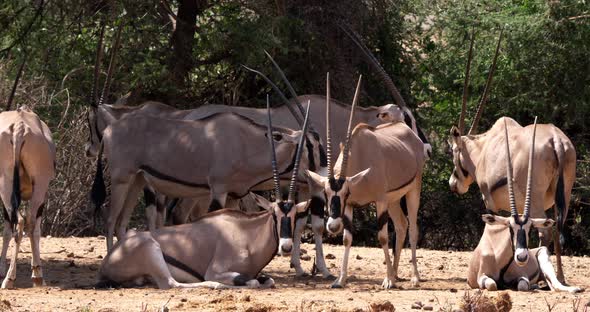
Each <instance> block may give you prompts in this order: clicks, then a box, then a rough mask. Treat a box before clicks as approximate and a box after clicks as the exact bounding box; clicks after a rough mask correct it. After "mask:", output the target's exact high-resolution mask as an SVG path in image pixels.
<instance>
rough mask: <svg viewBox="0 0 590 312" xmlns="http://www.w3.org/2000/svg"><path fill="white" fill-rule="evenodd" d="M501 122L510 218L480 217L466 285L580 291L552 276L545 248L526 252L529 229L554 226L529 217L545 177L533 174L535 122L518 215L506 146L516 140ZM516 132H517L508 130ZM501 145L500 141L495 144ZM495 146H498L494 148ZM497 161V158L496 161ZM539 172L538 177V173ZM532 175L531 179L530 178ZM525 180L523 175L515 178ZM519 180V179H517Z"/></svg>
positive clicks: (546, 220) (509, 157) (488, 288)
mask: <svg viewBox="0 0 590 312" xmlns="http://www.w3.org/2000/svg"><path fill="white" fill-rule="evenodd" d="M503 123H504V144H505V146H506V149H505V153H506V157H504V158H505V159H506V168H507V169H506V176H507V177H508V178H507V179H508V180H507V181H508V182H507V183H508V198H507V199H506V200H507V201H509V203H510V217H508V218H505V217H500V216H494V215H491V214H485V215H483V216H482V219H483V221H484V222H485V223H486V226H485V229H484V232H483V235H482V237H481V239H480V241H479V244H478V245H477V248H476V249H475V251H474V252H473V256H472V258H471V262H470V264H469V269H468V276H467V282H468V283H469V286H471V288H480V289H487V290H497V289H503V288H516V289H518V290H519V291H527V290H529V289H531V286H532V285H533V284H536V283H537V282H538V281H539V280H545V281H546V282H547V284H548V285H549V287H550V288H551V290H557V291H569V292H579V291H581V289H580V288H578V287H568V286H564V285H563V284H562V283H561V282H559V280H558V279H557V276H556V275H555V271H554V270H553V265H552V264H551V260H549V251H548V250H547V247H540V248H535V249H531V250H529V249H528V240H529V239H528V238H529V232H530V230H531V228H532V227H534V228H537V229H541V228H550V227H551V226H552V225H553V223H555V222H554V221H553V220H551V219H547V218H530V217H529V214H530V211H531V206H532V207H534V205H536V204H540V203H542V201H535V197H534V196H535V195H537V196H539V195H540V196H542V195H543V194H542V193H534V192H533V189H534V188H535V187H537V185H538V184H537V183H536V181H537V180H538V179H539V178H541V179H542V178H544V177H543V175H542V171H534V166H535V164H536V162H535V161H534V159H535V154H536V151H537V149H536V147H535V132H536V128H537V119H536V118H535V124H534V125H533V129H532V134H531V131H526V136H528V137H531V136H532V140H531V142H530V152H529V155H528V156H529V158H528V159H529V160H528V173H527V182H526V195H525V199H524V204H523V205H524V213H523V215H522V217H521V216H519V214H518V212H517V210H516V196H515V194H514V186H513V184H514V182H513V180H514V178H513V176H512V173H513V171H512V163H511V155H510V147H509V145H512V146H513V147H514V146H519V143H520V142H519V141H513V140H510V137H509V136H508V126H507V120H506V119H503ZM511 129H512V130H513V131H511V132H514V130H516V131H519V130H517V129H514V128H511ZM498 143H500V144H501V143H502V142H498ZM497 147H498V146H497ZM498 161H500V159H498ZM539 173H541V176H540V177H539V176H538V174H539ZM533 174H534V176H533ZM517 176H518V177H524V175H522V174H521V175H517ZM519 180H522V179H519Z"/></svg>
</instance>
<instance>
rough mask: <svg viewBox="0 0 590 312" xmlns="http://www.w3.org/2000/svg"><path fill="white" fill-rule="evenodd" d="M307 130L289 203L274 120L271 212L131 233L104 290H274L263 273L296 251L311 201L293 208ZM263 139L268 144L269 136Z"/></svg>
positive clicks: (230, 213)
mask: <svg viewBox="0 0 590 312" xmlns="http://www.w3.org/2000/svg"><path fill="white" fill-rule="evenodd" d="M307 113H308V114H309V109H308V111H307ZM269 116H270V115H269ZM306 126H307V117H306V119H305V123H304V126H303V131H302V132H303V134H302V135H299V144H297V146H298V148H297V152H296V156H295V162H294V169H293V175H292V178H291V184H290V187H289V193H288V196H287V197H288V200H287V201H286V202H283V200H282V196H281V193H280V190H279V171H280V170H282V169H280V168H279V166H278V165H277V156H276V155H275V151H274V144H275V142H274V137H275V136H276V135H278V133H277V131H276V129H275V130H273V128H272V126H271V123H270V117H269V123H268V127H267V129H268V130H267V131H268V132H267V134H268V141H269V145H270V150H271V153H270V154H271V155H270V159H267V160H270V161H269V162H270V163H271V164H272V171H269V174H270V173H271V172H272V177H273V178H272V180H273V183H274V190H275V199H276V201H275V202H273V203H270V202H268V201H267V200H266V199H264V198H262V197H259V198H258V200H259V203H260V204H261V205H262V206H263V207H264V208H265V209H266V211H264V212H259V213H253V214H247V213H244V212H241V211H236V210H231V209H223V210H219V211H216V212H213V213H210V214H208V215H205V216H203V217H202V218H200V219H199V220H197V221H196V222H194V223H190V224H183V225H177V226H170V227H164V228H160V229H157V230H155V231H152V232H140V233H137V232H129V233H127V235H126V236H124V237H122V239H121V240H120V241H119V242H117V244H116V245H115V246H114V248H113V250H112V251H111V252H109V254H108V255H107V256H106V257H105V258H104V260H103V262H102V265H101V268H100V271H99V285H100V286H106V285H113V284H115V285H116V284H122V285H141V284H143V283H144V282H145V281H146V280H149V281H152V282H153V283H155V284H156V285H157V286H158V287H159V288H162V289H168V288H171V287H181V288H192V287H210V288H234V287H248V288H258V287H271V286H273V285H274V281H273V280H272V279H270V278H266V277H259V276H258V274H259V273H260V271H261V270H262V269H263V268H264V267H265V266H266V265H267V264H268V263H269V262H270V261H271V260H272V258H273V257H274V256H275V254H276V253H277V252H278V253H279V254H281V255H286V254H289V253H290V252H291V249H292V246H293V243H292V238H293V231H292V229H293V226H294V220H295V214H296V213H297V212H298V211H303V210H305V209H307V208H306V205H307V202H303V203H300V204H297V205H295V203H294V196H295V187H296V180H297V176H298V171H299V164H300V161H301V154H302V151H303V146H304V144H303V141H304V140H305V137H306V128H307V127H306ZM105 139H106V138H105ZM262 139H265V138H264V135H262ZM276 143H278V144H279V146H278V149H279V150H280V149H284V148H285V146H284V145H285V144H283V143H281V142H276ZM280 158H281V156H280V154H279V156H278V159H280ZM279 162H280V160H279Z"/></svg>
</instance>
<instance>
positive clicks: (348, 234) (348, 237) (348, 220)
mask: <svg viewBox="0 0 590 312" xmlns="http://www.w3.org/2000/svg"><path fill="white" fill-rule="evenodd" d="M342 218H343V220H342V221H343V223H344V234H343V235H342V243H343V245H344V255H343V256H342V266H341V267H340V276H338V278H337V279H336V281H335V282H334V283H333V284H332V288H342V287H344V286H346V279H347V278H348V256H349V254H350V246H351V245H352V207H351V206H349V205H346V207H345V208H344V216H343V217H342Z"/></svg>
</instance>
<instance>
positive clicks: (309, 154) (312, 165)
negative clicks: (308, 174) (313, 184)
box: [305, 140, 316, 171]
mask: <svg viewBox="0 0 590 312" xmlns="http://www.w3.org/2000/svg"><path fill="white" fill-rule="evenodd" d="M305 147H306V148H307V159H308V161H309V171H315V170H316V167H315V158H314V157H313V144H311V142H309V140H305Z"/></svg>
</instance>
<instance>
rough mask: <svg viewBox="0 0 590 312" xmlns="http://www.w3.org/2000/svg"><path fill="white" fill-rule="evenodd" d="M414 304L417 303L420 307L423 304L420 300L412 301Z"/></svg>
mask: <svg viewBox="0 0 590 312" xmlns="http://www.w3.org/2000/svg"><path fill="white" fill-rule="evenodd" d="M414 304H417V305H419V306H420V307H422V306H423V305H424V304H423V303H422V301H414Z"/></svg>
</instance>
